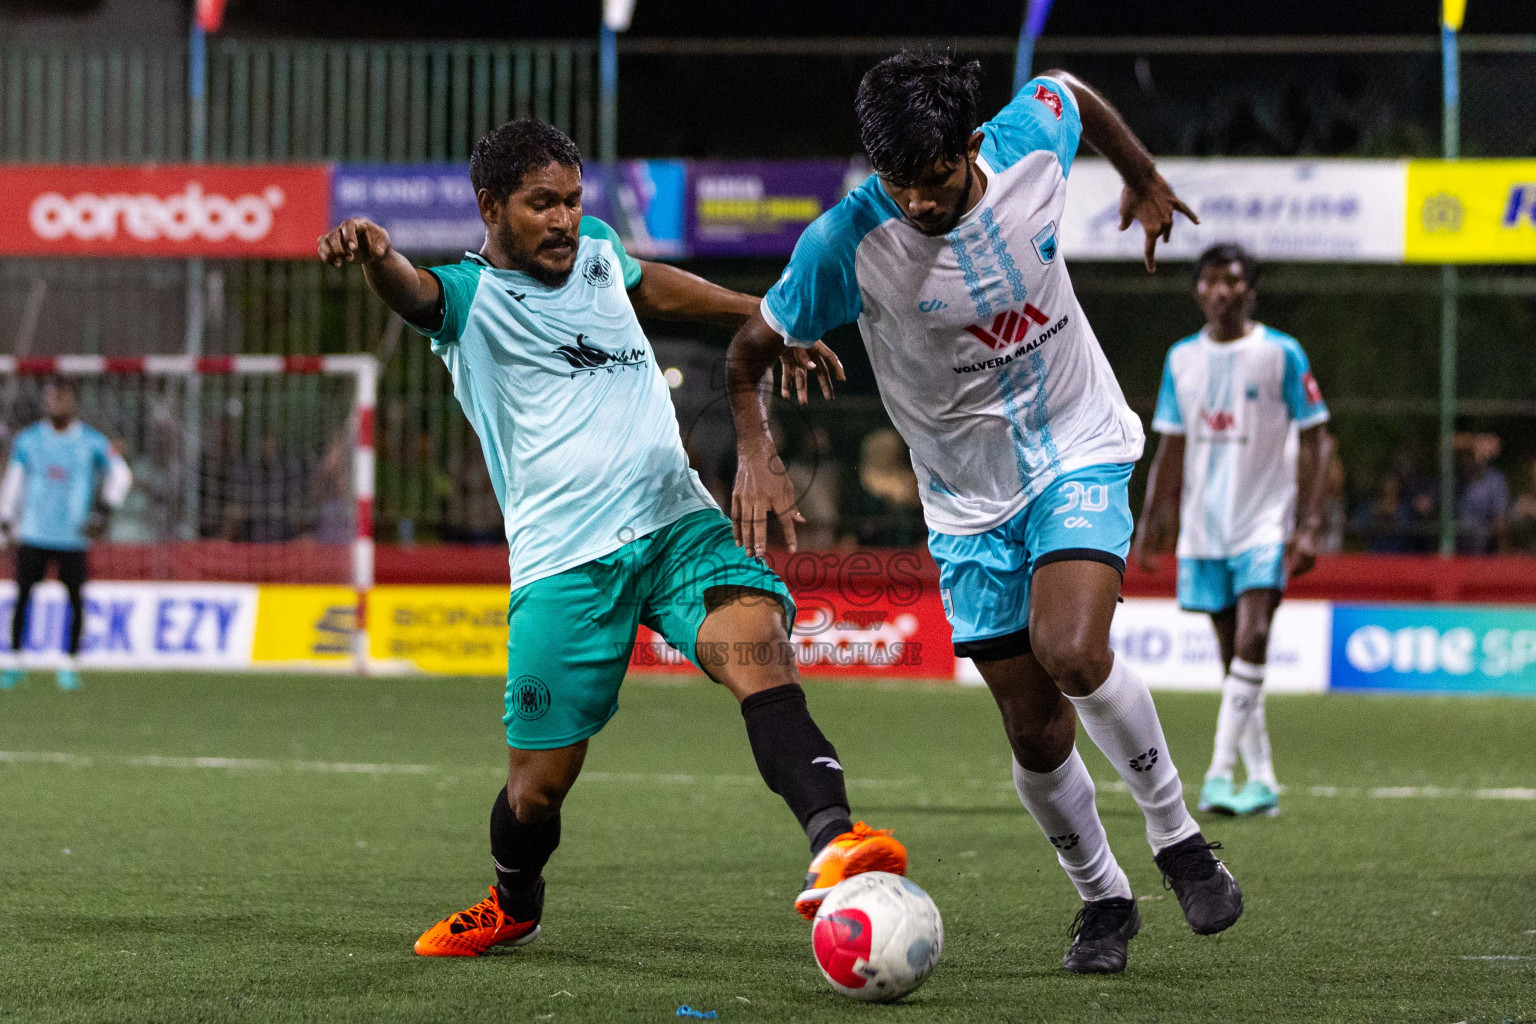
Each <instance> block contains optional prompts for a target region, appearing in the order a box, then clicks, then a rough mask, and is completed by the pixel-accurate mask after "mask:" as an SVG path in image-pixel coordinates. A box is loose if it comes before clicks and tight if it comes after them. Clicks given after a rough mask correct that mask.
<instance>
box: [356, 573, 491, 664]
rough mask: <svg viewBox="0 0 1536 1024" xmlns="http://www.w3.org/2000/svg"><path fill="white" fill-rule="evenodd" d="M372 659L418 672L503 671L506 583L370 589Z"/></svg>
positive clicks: (369, 610)
mask: <svg viewBox="0 0 1536 1024" xmlns="http://www.w3.org/2000/svg"><path fill="white" fill-rule="evenodd" d="M368 633H369V646H370V648H371V649H372V654H373V658H374V660H375V661H384V662H390V661H393V662H407V663H409V664H411V665H414V666H415V667H416V668H417V669H419V670H420V671H423V672H442V673H446V674H449V675H476V676H505V675H506V674H507V588H506V587H504V586H503V587H415V586H392V587H374V588H373V590H371V591H370V592H369V596H368Z"/></svg>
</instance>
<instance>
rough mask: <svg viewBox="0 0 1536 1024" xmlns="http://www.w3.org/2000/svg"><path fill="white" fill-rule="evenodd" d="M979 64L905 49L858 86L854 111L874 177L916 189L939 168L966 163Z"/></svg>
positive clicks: (975, 122)
mask: <svg viewBox="0 0 1536 1024" xmlns="http://www.w3.org/2000/svg"><path fill="white" fill-rule="evenodd" d="M980 88H981V65H980V64H978V63H977V62H976V61H971V62H969V63H966V64H961V63H960V62H959V61H956V60H955V59H954V58H953V57H950V56H947V55H945V54H942V53H935V52H933V51H932V50H904V51H903V52H901V53H898V54H896V55H895V56H893V57H887V58H886V59H885V60H883V61H881V62H880V63H879V64H876V65H875V66H874V67H872V68H870V69H869V71H868V72H866V73H865V75H864V79H863V80H862V81H861V82H859V93H858V97H857V98H856V99H855V100H854V111H855V112H856V113H857V114H858V118H859V139H860V141H861V142H863V144H864V152H865V153H867V154H868V155H869V162H870V164H871V165H873V167H874V169H875V173H877V174H879V175H880V177H881V178H883V179H885V180H886V181H888V182H890V183H891V184H892V185H895V186H898V187H901V188H905V187H908V186H911V185H913V184H916V182H917V181H918V179H920V178H921V177H923V176H924V175H925V174H927V173H928V172H929V171H931V170H932V169H933V167H934V166H935V165H937V164H941V163H945V164H954V163H958V162H959V161H960V160H962V159H964V157H965V151H966V146H967V145H968V144H969V142H970V139H971V135H972V134H973V133H974V132H975V131H976V126H977V125H978V124H980V123H981V122H980V119H979V118H978V117H977V114H976V94H977V92H978V91H979V90H980Z"/></svg>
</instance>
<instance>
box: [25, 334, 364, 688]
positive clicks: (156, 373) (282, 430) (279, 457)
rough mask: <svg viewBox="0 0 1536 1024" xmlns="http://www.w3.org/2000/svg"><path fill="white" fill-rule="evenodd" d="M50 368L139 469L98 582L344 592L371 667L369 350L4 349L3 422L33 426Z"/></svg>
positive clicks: (360, 653) (355, 641)
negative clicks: (152, 352) (115, 353)
mask: <svg viewBox="0 0 1536 1024" xmlns="http://www.w3.org/2000/svg"><path fill="white" fill-rule="evenodd" d="M52 377H69V378H72V379H74V380H75V381H76V383H77V384H78V390H79V416H80V419H81V420H82V421H84V422H85V423H88V424H90V425H91V426H93V427H95V428H96V429H98V430H100V431H102V433H104V434H106V435H107V437H108V438H109V439H111V440H112V442H113V444H114V446H116V447H117V448H118V449H119V453H120V454H121V455H123V457H124V458H125V459H127V460H128V462H129V464H130V466H131V467H133V471H134V477H135V490H136V492H137V493H136V494H135V493H134V492H131V493H130V503H131V506H130V507H129V508H128V509H126V510H119V512H118V513H117V514H116V515H115V516H114V517H113V521H112V525H111V531H112V532H110V533H109V534H108V537H107V538H106V540H107V542H108V543H107V544H106V545H105V546H104V547H103V548H101V549H100V554H101V556H102V558H103V560H104V562H105V565H104V566H103V569H104V570H105V571H104V572H99V573H98V575H101V576H102V577H103V578H113V577H116V578H127V579H145V580H183V581H199V580H217V581H222V582H247V583H269V584H270V583H277V584H284V583H300V584H329V585H332V586H339V587H350V588H351V589H352V590H353V591H354V593H355V597H356V619H355V623H354V624H353V628H352V648H351V650H352V655H353V661H354V664H355V665H356V667H357V668H358V670H359V671H364V670H366V668H367V666H368V653H369V648H368V629H367V625H368V623H367V601H368V592H369V591H370V590H371V589H372V587H373V583H374V531H373V496H374V472H375V457H374V436H375V426H374V418H375V417H374V410H375V406H376V404H377V400H378V377H379V364H378V361H377V360H376V359H375V357H374V356H372V355H368V354H357V355H327V356H267V355H246V356H213V357H201V358H199V357H192V356H185V355H173V356H142V357H133V358H112V357H104V356H57V357H43V358H19V357H17V356H0V382H3V383H4V387H5V389H7V390H13V391H14V392H15V393H16V394H17V396H18V397H17V399H16V401H15V402H14V404H13V405H12V406H11V408H10V410H9V413H8V421H7V422H6V423H4V424H3V425H0V426H3V427H5V428H9V431H10V432H11V433H14V432H15V431H16V430H17V429H18V428H19V427H20V426H23V425H24V424H25V423H27V422H30V421H32V420H35V419H37V418H38V417H39V414H40V396H41V392H42V389H43V385H44V384H45V383H46V382H47V380H48V379H49V378H52ZM188 423H195V424H197V437H196V438H194V437H192V436H190V435H189V433H188V431H187V429H186V426H187V424H188ZM0 433H4V431H3V430H0ZM189 490H190V491H191V492H192V493H193V494H195V495H197V497H198V500H197V502H196V505H195V508H193V509H192V510H191V511H190V512H189V511H188V510H187V509H186V508H184V507H183V505H184V503H185V499H184V497H183V496H184V495H185V494H186V493H187V492H188V491H189Z"/></svg>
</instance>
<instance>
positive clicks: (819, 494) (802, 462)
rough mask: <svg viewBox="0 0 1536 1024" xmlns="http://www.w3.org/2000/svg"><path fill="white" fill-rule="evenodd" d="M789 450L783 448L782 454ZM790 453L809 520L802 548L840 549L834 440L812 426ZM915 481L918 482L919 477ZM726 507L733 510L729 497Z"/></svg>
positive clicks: (800, 527) (801, 529)
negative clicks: (833, 452) (838, 543)
mask: <svg viewBox="0 0 1536 1024" xmlns="http://www.w3.org/2000/svg"><path fill="white" fill-rule="evenodd" d="M785 450H786V449H785V448H784V447H783V446H782V445H781V446H780V448H779V451H781V452H782V451H785ZM790 450H791V451H792V452H793V454H792V455H791V456H790V458H789V461H788V463H787V465H786V466H785V467H784V468H785V471H786V472H787V473H788V474H789V481H790V483H791V484H793V485H794V488H795V495H796V496H797V498H798V502H797V507H798V508H799V510H800V514H801V515H802V516H804V517H805V522H803V523H798V524H796V526H795V535H796V538H797V539H798V541H799V543H800V547H801V548H802V549H805V550H810V551H815V550H824V549H827V548H832V547H836V546H837V522H838V513H839V506H840V505H841V504H842V466H840V465H839V464H838V462H837V460H836V459H834V458H833V457H832V437H831V435H830V434H828V433H827V431H826V428H824V427H819V426H816V427H811V428H810V429H809V430H807V431H806V432H805V433H804V434H803V435H802V436H801V438H800V444H798V445H795V446H792V448H791V449H790ZM908 472H911V471H910V470H908ZM913 480H914V483H915V481H916V477H914V478H913ZM914 493H915V491H914ZM722 507H723V508H729V507H730V504H729V497H727V503H726V504H725V505H724V506H722Z"/></svg>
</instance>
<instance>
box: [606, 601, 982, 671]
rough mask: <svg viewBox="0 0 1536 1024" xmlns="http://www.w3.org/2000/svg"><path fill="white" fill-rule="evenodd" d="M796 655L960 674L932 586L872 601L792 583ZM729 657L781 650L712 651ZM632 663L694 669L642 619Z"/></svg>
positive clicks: (845, 664) (844, 666)
mask: <svg viewBox="0 0 1536 1024" xmlns="http://www.w3.org/2000/svg"><path fill="white" fill-rule="evenodd" d="M792 639H793V646H794V652H795V660H796V662H797V664H798V665H799V666H800V670H801V671H802V672H805V673H807V674H808V675H815V676H864V677H867V676H869V675H871V674H872V673H873V674H878V675H881V676H899V677H902V678H906V679H942V680H944V681H946V682H948V681H951V680H953V679H954V678H955V649H954V646H953V645H952V644H951V643H950V631H949V623H948V622H947V621H946V620H945V618H944V605H943V603H942V602H941V601H940V600H939V595H938V592H937V590H936V589H935V588H932V587H924V588H922V589H921V590H920V591H918V592H913V593H908V594H905V595H903V594H900V593H898V592H897V591H896V589H895V588H892V592H891V593H889V594H886V595H882V598H881V599H879V600H875V601H866V600H862V599H860V598H858V597H850V595H848V594H846V593H844V592H843V591H841V590H838V589H834V588H821V589H816V590H803V589H802V590H796V591H795V632H794V636H793V638H792ZM713 653H714V654H715V656H717V657H724V658H728V659H731V660H740V659H753V660H756V661H757V662H758V663H759V664H767V663H768V661H767V660H765V659H772V658H775V657H779V656H781V655H780V652H779V651H777V650H774V649H772V648H770V647H768V646H766V645H761V644H732V645H729V646H728V647H726V648H725V649H722V650H719V651H716V652H713ZM630 668H632V669H633V670H634V671H636V672H648V673H649V672H692V671H695V670H694V669H693V667H692V666H691V665H690V664H689V662H688V660H687V659H686V658H684V657H683V656H682V655H681V654H678V653H677V652H676V651H674V650H673V649H672V648H671V647H668V646H667V644H666V643H665V641H663V640H662V639H661V637H660V636H658V635H657V634H655V633H653V632H652V631H651V630H649V629H646V628H645V627H644V626H642V627H640V635H639V636H638V637H637V638H636V641H635V653H634V656H633V657H632V658H631V659H630Z"/></svg>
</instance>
